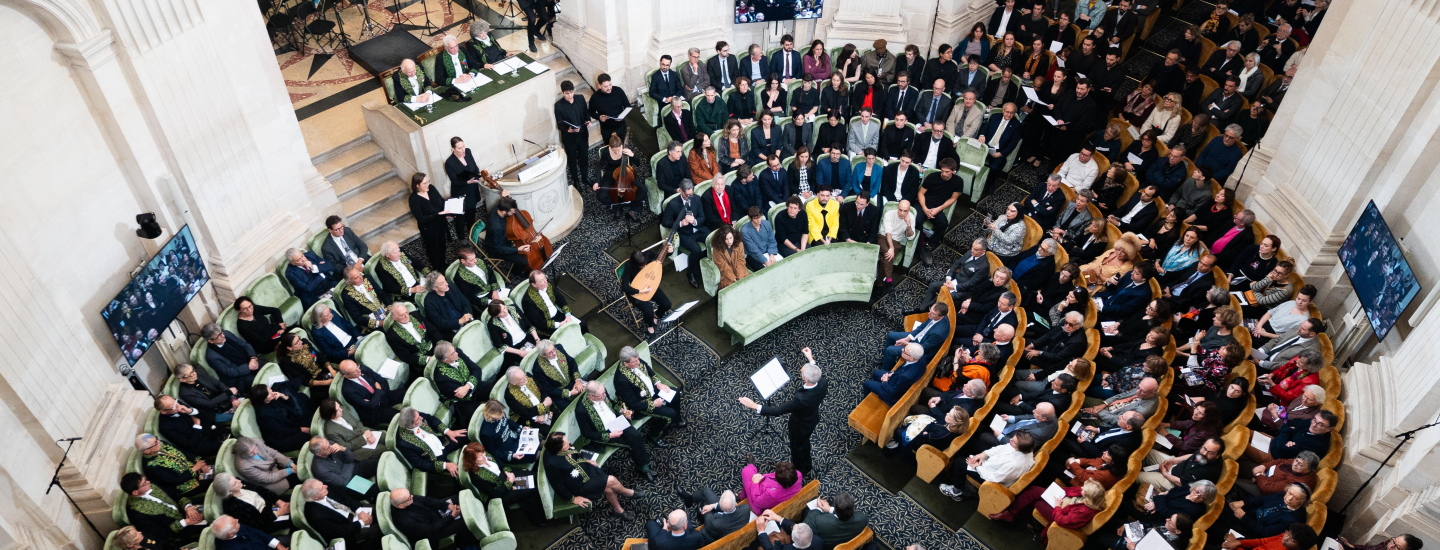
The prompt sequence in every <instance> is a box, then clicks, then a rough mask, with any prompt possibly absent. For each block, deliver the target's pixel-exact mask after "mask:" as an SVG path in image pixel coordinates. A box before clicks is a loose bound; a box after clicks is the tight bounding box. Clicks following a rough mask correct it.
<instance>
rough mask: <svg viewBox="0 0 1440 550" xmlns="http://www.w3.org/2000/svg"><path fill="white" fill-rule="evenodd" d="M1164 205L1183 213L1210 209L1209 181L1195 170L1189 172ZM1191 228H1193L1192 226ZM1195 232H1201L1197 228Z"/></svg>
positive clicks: (1203, 174) (1225, 208)
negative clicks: (1188, 175)
mask: <svg viewBox="0 0 1440 550" xmlns="http://www.w3.org/2000/svg"><path fill="white" fill-rule="evenodd" d="M1181 164H1182V165H1183V164H1184V163H1183V162H1182V163H1181ZM1165 205H1166V206H1173V207H1175V208H1174V210H1179V211H1183V212H1200V210H1201V209H1204V208H1211V207H1212V206H1214V205H1215V203H1214V202H1212V198H1211V196H1210V180H1209V179H1206V178H1205V173H1204V172H1201V171H1200V169H1199V168H1196V169H1195V170H1193V171H1191V172H1190V177H1188V178H1185V181H1184V182H1183V183H1181V184H1179V185H1177V186H1175V191H1174V193H1172V194H1171V195H1170V199H1169V200H1168V201H1166V202H1165ZM1221 208H1222V209H1224V210H1227V211H1228V209H1229V208H1230V205H1229V204H1222V205H1221ZM1191 227H1192V228H1194V226H1193V225H1192V226H1191ZM1196 231H1202V230H1200V229H1198V228H1197V229H1196Z"/></svg>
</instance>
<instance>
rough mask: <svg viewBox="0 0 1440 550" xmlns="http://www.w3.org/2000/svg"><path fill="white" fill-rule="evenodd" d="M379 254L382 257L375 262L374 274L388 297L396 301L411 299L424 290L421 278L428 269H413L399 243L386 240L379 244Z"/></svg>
mask: <svg viewBox="0 0 1440 550" xmlns="http://www.w3.org/2000/svg"><path fill="white" fill-rule="evenodd" d="M380 255H381V256H384V259H382V260H380V261H379V262H378V263H376V264H375V275H376V276H377V277H378V278H379V279H380V286H381V287H382V288H383V289H384V291H385V292H386V293H388V294H389V295H390V298H391V299H392V300H394V301H397V302H402V301H410V300H413V299H414V297H415V295H416V294H419V293H420V292H423V291H424V290H425V286H424V281H423V280H422V279H421V277H423V276H424V275H425V273H428V272H429V271H430V270H429V269H426V270H423V271H422V270H418V269H415V266H414V264H412V263H411V262H410V257H409V256H406V255H405V253H404V252H401V251H400V245H398V244H395V242H394V241H387V242H386V243H385V244H382V245H380Z"/></svg>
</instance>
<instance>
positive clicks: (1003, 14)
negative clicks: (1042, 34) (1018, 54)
mask: <svg viewBox="0 0 1440 550" xmlns="http://www.w3.org/2000/svg"><path fill="white" fill-rule="evenodd" d="M998 4H999V5H1000V9H997V10H995V13H993V14H991V15H990V24H988V25H986V26H985V30H986V31H988V32H989V33H990V34H991V35H997V36H1000V37H1002V38H1003V37H1004V36H1005V33H1006V32H1013V33H1015V36H1016V43H1018V44H1028V43H1029V42H1019V36H1020V31H1019V26H1020V19H1021V14H1020V10H1019V9H1018V8H1017V7H1016V5H1017V4H1019V2H1016V1H1015V0H1004V1H1003V2H998Z"/></svg>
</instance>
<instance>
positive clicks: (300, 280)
mask: <svg viewBox="0 0 1440 550" xmlns="http://www.w3.org/2000/svg"><path fill="white" fill-rule="evenodd" d="M285 258H286V259H288V260H289V261H290V265H289V267H286V268H285V279H286V280H288V281H290V286H291V287H292V288H294V289H295V296H296V297H297V298H300V305H301V307H304V308H306V309H309V308H310V306H312V305H314V304H315V302H317V301H319V300H320V299H321V298H324V297H325V296H326V295H328V294H330V290H331V289H333V288H335V285H336V284H338V283H339V282H340V272H338V271H335V270H334V268H333V266H331V265H330V262H327V261H325V260H322V259H320V257H319V256H316V255H315V253H314V252H302V251H301V250H300V249H298V248H291V249H289V250H286V251H285Z"/></svg>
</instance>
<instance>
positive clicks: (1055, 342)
mask: <svg viewBox="0 0 1440 550" xmlns="http://www.w3.org/2000/svg"><path fill="white" fill-rule="evenodd" d="M1088 346H1089V342H1087V341H1086V336H1085V316H1084V315H1082V314H1080V312H1078V311H1072V312H1070V313H1066V314H1065V322H1063V323H1061V324H1059V325H1057V326H1054V327H1051V328H1050V330H1049V331H1048V332H1046V333H1045V334H1044V335H1043V336H1041V337H1040V338H1037V339H1036V340H1035V341H1034V342H1031V343H1029V344H1026V345H1025V353H1024V356H1023V357H1022V358H1021V363H1020V365H1018V366H1017V367H1018V368H1022V369H1023V368H1037V369H1042V370H1045V371H1051V372H1053V371H1055V370H1059V369H1060V368H1062V367H1064V366H1065V365H1066V364H1067V363H1069V362H1070V361H1071V360H1072V359H1074V358H1076V357H1080V356H1081V355H1084V354H1085V349H1086V348H1087V347H1088ZM1037 378H1038V375H1037Z"/></svg>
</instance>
